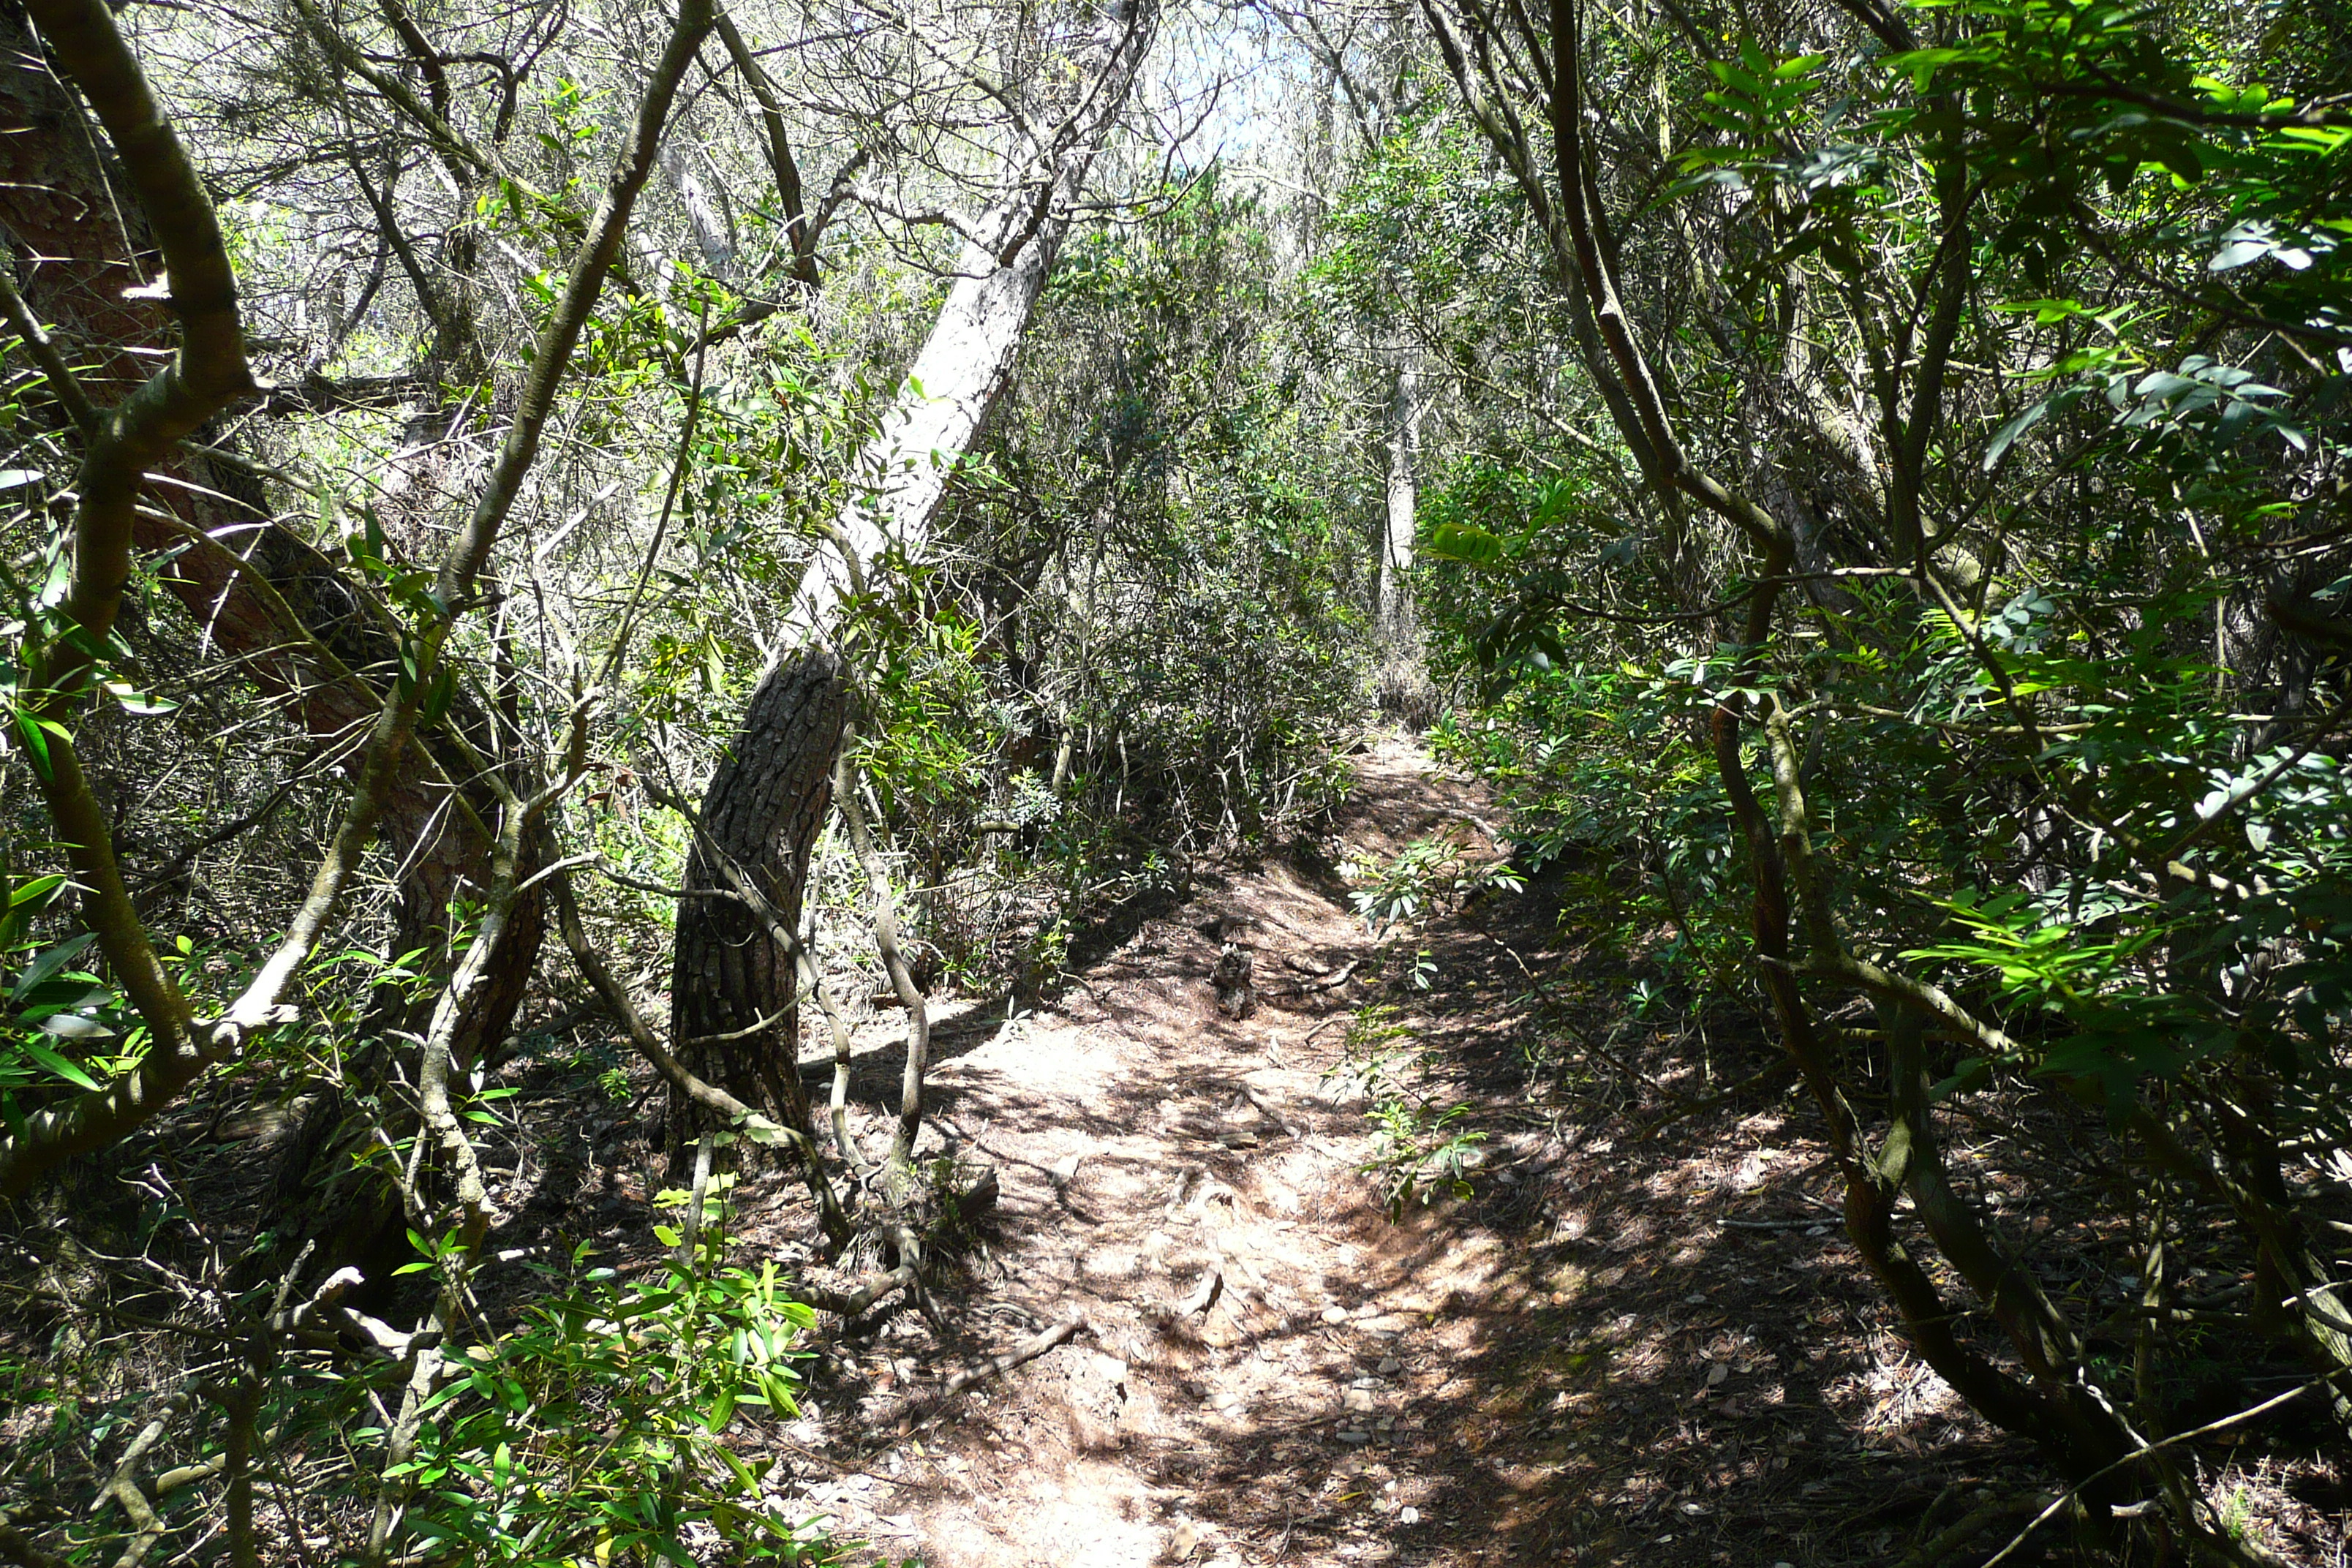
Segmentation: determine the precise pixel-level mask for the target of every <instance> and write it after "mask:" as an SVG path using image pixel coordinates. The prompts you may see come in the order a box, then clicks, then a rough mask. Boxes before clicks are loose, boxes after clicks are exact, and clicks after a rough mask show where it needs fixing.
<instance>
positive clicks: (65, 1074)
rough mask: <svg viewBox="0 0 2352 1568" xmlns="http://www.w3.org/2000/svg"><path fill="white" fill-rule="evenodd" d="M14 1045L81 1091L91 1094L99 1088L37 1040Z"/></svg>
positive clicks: (70, 1063)
mask: <svg viewBox="0 0 2352 1568" xmlns="http://www.w3.org/2000/svg"><path fill="white" fill-rule="evenodd" d="M16 1043H17V1044H18V1045H19V1046H21V1047H24V1051H25V1054H26V1056H28V1057H30V1058H33V1059H34V1060H35V1061H37V1062H38V1063H40V1064H41V1065H42V1066H43V1067H45V1068H48V1069H49V1070H50V1071H51V1072H53V1073H55V1074H57V1075H58V1077H59V1078H61V1079H65V1080H66V1081H67V1082H68V1083H71V1084H74V1085H77V1086H78V1087H79V1088H82V1089H89V1090H92V1091H93V1092H95V1091H96V1090H97V1089H99V1088H100V1084H99V1081H98V1080H97V1079H94V1078H92V1077H90V1076H89V1074H88V1073H86V1072H84V1071H82V1070H81V1068H79V1067H77V1066H75V1065H74V1064H73V1063H72V1062H71V1061H69V1060H68V1059H67V1058H64V1057H61V1056H59V1055H58V1053H57V1052H55V1051H53V1050H51V1049H49V1047H47V1046H45V1045H43V1044H41V1043H40V1042H39V1041H38V1040H30V1039H20V1040H18V1041H17V1042H16Z"/></svg>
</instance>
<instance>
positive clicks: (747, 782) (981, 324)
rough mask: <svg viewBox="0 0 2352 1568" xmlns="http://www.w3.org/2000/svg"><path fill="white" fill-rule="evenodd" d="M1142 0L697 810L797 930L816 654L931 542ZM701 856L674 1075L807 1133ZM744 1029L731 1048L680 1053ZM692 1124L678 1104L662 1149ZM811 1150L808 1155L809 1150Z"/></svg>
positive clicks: (1014, 343)
mask: <svg viewBox="0 0 2352 1568" xmlns="http://www.w3.org/2000/svg"><path fill="white" fill-rule="evenodd" d="M1157 16H1158V8H1157V4H1156V0H1119V3H1118V4H1115V5H1111V6H1109V7H1108V10H1107V13H1106V16H1105V18H1104V20H1103V22H1102V24H1101V26H1100V28H1099V29H1098V30H1097V33H1096V34H1095V35H1094V37H1093V38H1092V40H1091V43H1090V46H1089V49H1088V58H1087V65H1086V68H1085V69H1084V70H1082V71H1081V72H1079V73H1077V74H1076V77H1075V78H1074V79H1073V84H1072V86H1071V87H1070V89H1069V90H1071V91H1072V92H1073V93H1074V94H1075V97H1074V99H1073V100H1072V102H1071V103H1070V104H1069V105H1067V106H1066V108H1068V109H1069V110H1074V111H1075V112H1071V113H1070V114H1069V115H1068V117H1067V118H1066V120H1064V121H1062V122H1061V123H1060V124H1059V125H1058V126H1057V128H1056V130H1055V135H1054V136H1053V137H1052V138H1051V139H1050V140H1047V141H1045V142H1030V141H1028V140H1027V139H1026V138H1025V137H1024V142H1023V143H1022V144H1021V145H1019V146H1017V147H1016V148H1014V149H1013V152H1012V153H1009V154H1008V156H1007V163H1009V164H1010V165H1011V168H1012V172H1013V175H1014V178H1013V180H1011V181H1009V182H1008V183H1009V184H1013V185H1014V187H1015V190H1014V194H1013V196H1012V197H1010V198H1009V199H1007V200H1006V201H1004V202H1003V203H1002V204H1001V205H999V206H998V207H997V208H996V210H995V211H993V212H992V213H991V214H990V215H989V216H987V217H986V218H985V219H983V220H982V224H981V226H980V232H982V234H984V235H985V236H986V237H988V238H989V239H990V241H991V243H990V244H989V245H986V246H981V245H967V246H966V247H965V249H964V254H963V259H962V261H961V264H960V266H959V268H958V272H957V279H956V281H955V284H954V285H953V287H951V288H950V289H949V290H948V297H947V300H946V301H945V303H943V304H942V305H941V306H940V315H939V320H938V321H937V322H936V323H935V324H934V325H933V327H932V329H931V334H930V336H929V339H928V340H926V342H924V345H923V350H922V353H919V355H917V356H916V360H915V363H914V365H913V366H912V367H911V368H910V370H909V371H908V376H907V380H906V382H905V383H904V384H902V385H901V387H900V389H899V392H898V398H897V400H896V401H895V402H894V403H893V404H892V405H891V407H890V410H889V411H888V413H887V414H886V415H885V416H883V419H882V422H881V425H880V426H879V428H878V429H877V432H876V434H875V436H874V438H873V439H872V440H871V441H869V442H868V443H867V444H866V449H865V451H864V452H863V453H862V454H860V457H859V463H858V476H857V477H858V479H859V480H860V481H861V482H860V485H859V487H858V489H857V491H856V494H855V496H854V498H853V499H852V500H850V502H849V503H848V504H847V505H846V506H845V507H844V508H843V510H842V513H841V516H840V518H839V520H838V522H837V525H836V528H835V536H836V542H837V544H838V550H837V552H825V553H824V554H823V555H821V556H820V558H819V560H818V562H817V563H814V565H813V566H812V568H811V569H810V570H809V572H808V573H807V574H806V575H805V577H804V578H803V582H802V584H800V589H799V592H798V594H797V595H796V596H795V600H794V604H793V618H794V620H795V621H796V622H797V623H798V626H799V628H800V630H801V631H802V632H803V634H804V635H805V636H806V637H808V639H809V647H810V649H811V651H808V652H803V653H801V654H798V655H788V656H786V657H784V658H782V659H780V660H779V661H778V662H777V663H775V664H773V665H772V666H771V667H770V668H769V669H768V672H767V673H766V675H764V676H763V677H761V681H760V685H759V687H758V689H756V690H755V691H754V692H753V693H752V695H751V709H750V710H749V712H748V713H747V714H746V715H745V718H744V723H743V729H742V731H740V733H739V734H738V735H737V736H736V738H735V743H734V745H733V746H732V748H730V752H729V753H728V755H727V758H726V760H725V761H724V762H723V763H720V765H719V771H718V772H717V773H715V774H713V775H712V777H711V781H710V786H709V791H708V792H707V793H706V794H705V795H704V797H703V805H702V821H703V826H704V832H705V834H706V836H707V837H709V839H710V840H711V841H712V842H713V843H714V844H715V846H716V847H719V848H720V849H723V850H724V851H726V852H727V853H728V854H730V856H732V857H734V858H736V859H737V860H738V861H739V862H740V863H741V864H742V865H743V866H744V867H745V868H747V869H750V870H751V871H752V872H753V874H754V875H755V876H757V877H758V878H760V879H761V882H762V887H763V890H765V891H766V892H767V893H768V896H769V897H770V898H771V899H772V900H773V902H774V904H775V906H776V908H777V910H779V911H780V912H782V913H783V914H785V915H786V916H787V917H788V918H789V919H790V920H791V921H793V922H794V923H797V921H798V920H799V914H800V902H801V887H802V882H803V879H804V878H805V877H806V875H807V871H808V855H809V847H810V844H811V843H812V842H813V840H814V837H815V834H816V830H817V827H818V825H819V823H820V822H821V821H822V819H823V817H824V809H825V806H826V805H828V804H829V802H830V799H831V790H830V784H831V780H832V777H833V771H834V761H835V752H836V751H837V750H838V749H839V747H840V743H841V731H842V721H843V716H844V711H845V684H844V674H845V672H844V671H843V670H842V669H841V668H840V666H839V665H838V664H836V663H835V661H834V660H833V659H832V658H831V657H830V656H828V655H826V654H824V653H822V652H819V651H815V649H817V648H818V647H819V646H820V642H819V639H821V638H822V637H824V635H825V634H826V633H828V632H829V631H830V630H831V629H832V628H833V626H834V623H835V619H836V617H837V615H838V612H839V610H840V606H841V604H842V602H843V600H844V598H845V597H846V596H847V595H850V594H852V593H854V592H856V588H857V587H858V585H859V583H860V580H861V578H862V575H863V568H864V567H865V566H866V564H868V563H872V562H873V561H875V560H876V559H877V557H878V556H880V555H882V554H883V553H884V552H887V551H890V550H894V549H895V550H900V551H905V552H910V553H911V552H915V551H917V550H919V549H920V548H921V547H922V546H923V545H924V543H926V542H927V541H928V538H929V531H930V527H931V524H932V522H933V521H934V520H935V519H936V518H937V517H938V516H939V514H940V510H941V509H942V508H943V507H944V506H945V504H946V501H947V497H948V492H949V485H950V480H951V479H952V475H953V468H954V466H955V464H956V463H957V462H958V461H959V460H960V459H961V458H962V457H963V456H964V454H965V453H967V452H968V451H970V450H971V446H972V443H973V442H974V441H975V440H976V439H977V438H978V436H979V434H980V432H981V430H982V427H983V426H985V425H986V423H987V421H988V416H989V414H990V412H991V411H992V409H993V408H994V407H995V405H996V403H997V400H998V399H999V398H1000V397H1001V396H1002V395H1003V391H1004V387H1005V384H1006V383H1007V382H1008V381H1009V380H1010V379H1011V376H1012V374H1013V361H1014V358H1015V356H1016V355H1017V353H1018V352H1019V350H1020V347H1021V335H1022V333H1023V332H1024V331H1025V330H1026V329H1027V327H1028V325H1029V319H1030V317H1031V315H1032V314H1034V311H1035V310H1036V305H1037V300H1038V297H1039V295H1041V294H1042V293H1044V292H1045V281H1046V279H1047V278H1048V277H1049V276H1051V274H1052V272H1053V268H1054V261H1055V257H1056V255H1057V254H1058V253H1059V251H1060V249H1061V246H1062V241H1063V239H1064V238H1065V237H1066V236H1067V235H1068V233H1069V229H1070V220H1071V216H1072V213H1073V210H1074V209H1075V207H1076V202H1077V198H1078V195H1079V192H1080V191H1081V190H1082V189H1083V188H1084V186H1085V184H1086V179H1087V171H1088V170H1089V169H1090V168H1091V167H1092V165H1093V162H1094V157H1095V153H1096V152H1097V150H1098V149H1099V148H1100V146H1101V145H1102V142H1103V139H1104V136H1105V134H1106V133H1107V132H1108V130H1109V128H1110V126H1111V125H1112V124H1113V123H1114V122H1115V121H1117V119H1118V116H1119V114H1120V113H1121V112H1122V111H1123V110H1124V107H1125V104H1126V101H1127V95H1128V91H1129V89H1130V88H1131V87H1132V85H1133V83H1134V80H1135V75H1136V71H1137V69H1138V68H1139V66H1140V65H1141V63H1142V58H1143V54H1144V50H1145V47H1146V46H1147V45H1148V43H1149V42H1150V34H1151V29H1152V26H1153V24H1154V23H1155V21H1156V20H1157ZM718 870H719V868H716V867H712V866H709V865H706V864H705V863H704V860H703V857H702V855H701V852H700V851H699V849H698V851H697V854H696V858H695V860H694V862H693V863H692V864H691V865H690V866H689V867H688V879H687V884H686V885H687V888H688V895H689V896H688V897H687V898H686V899H685V900H682V901H681V903H680V906H679V910H678V920H677V961H676V965H675V968H674V969H673V971H672V977H671V987H670V1016H671V1026H672V1029H673V1031H674V1034H673V1037H674V1038H675V1039H676V1040H677V1042H678V1044H679V1047H680V1049H681V1054H682V1055H683V1056H685V1057H686V1058H687V1061H688V1065H689V1066H693V1067H695V1068H696V1070H697V1071H698V1072H699V1073H700V1074H701V1075H702V1076H703V1077H704V1078H706V1079H712V1080H715V1081H717V1082H719V1084H721V1085H723V1086H724V1087H725V1088H727V1089H729V1090H730V1091H731V1092H733V1093H734V1094H735V1095H736V1096H737V1098H739V1099H740V1100H744V1101H745V1102H747V1103H749V1104H751V1105H756V1106H759V1107H761V1109H763V1110H767V1111H768V1112H769V1113H770V1114H772V1115H773V1116H775V1117H776V1119H777V1120H778V1121H782V1122H783V1123H784V1124H785V1125H787V1126H789V1127H792V1128H793V1129H794V1130H796V1131H800V1132H801V1133H803V1135H805V1134H807V1133H808V1132H809V1131H810V1125H811V1122H810V1116H809V1110H808V1099H807V1094H806V1091H805V1090H804V1089H803V1088H802V1086H801V1081H800V1074H799V1071H798V1069H797V1068H796V1067H795V1065H794V1062H793V1057H794V1055H795V1053H796V1051H797V1049H798V1043H799V1037H798V1030H797V1008H796V1006H795V995H794V984H793V967H792V964H791V963H790V960H789V955H787V954H786V953H784V952H782V949H781V947H780V946H779V945H778V944H777V943H775V942H772V940H771V939H769V938H768V937H767V936H765V935H764V934H762V933H761V931H758V930H757V929H756V928H755V926H754V925H753V922H752V917H751V914H750V913H749V911H747V910H744V909H743V908H742V907H741V906H740V904H737V903H735V902H733V901H732V900H720V899H712V898H707V897H696V896H693V895H694V894H696V893H699V892H703V891H706V890H708V889H711V888H713V887H715V886H718V885H719V878H718V876H717V873H718ZM742 1030H752V1031H753V1032H752V1033H751V1034H750V1035H748V1036H746V1037H742V1038H740V1039H732V1040H727V1041H723V1042H715V1043H713V1044H711V1045H709V1046H703V1047H694V1046H692V1045H690V1044H689V1042H692V1041H694V1040H696V1039H705V1040H708V1039H710V1037H714V1036H719V1035H732V1034H735V1033H737V1032H738V1031H742ZM696 1114H697V1113H696V1112H695V1111H694V1110H692V1109H691V1108H690V1107H688V1106H686V1105H684V1104H682V1103H681V1102H679V1101H678V1100H676V1099H674V1100H673V1101H672V1104H671V1111H670V1117H669V1142H670V1145H671V1147H672V1149H673V1150H676V1149H677V1148H678V1147H679V1146H680V1144H681V1142H682V1133H683V1132H684V1131H688V1130H691V1129H693V1128H694V1127H695V1125H696V1122H695V1116H696ZM811 1147H812V1148H813V1147H814V1145H813V1144H812V1145H811Z"/></svg>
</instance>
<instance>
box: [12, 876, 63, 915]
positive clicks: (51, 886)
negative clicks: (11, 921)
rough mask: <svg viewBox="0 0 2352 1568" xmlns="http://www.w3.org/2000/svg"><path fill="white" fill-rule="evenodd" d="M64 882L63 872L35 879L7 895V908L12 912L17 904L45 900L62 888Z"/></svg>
mask: <svg viewBox="0 0 2352 1568" xmlns="http://www.w3.org/2000/svg"><path fill="white" fill-rule="evenodd" d="M65 882H66V879H65V874H64V873H63V872H56V873H52V874H51V875H49V876H47V877H36V878H34V879H32V880H31V881H29V882H27V883H26V884H25V885H24V886H23V887H21V888H18V889H16V891H14V892H12V893H10V894H9V895H8V907H9V908H10V909H12V910H13V909H15V908H16V907H17V906H18V905H19V904H29V903H31V902H32V901H33V900H36V899H39V898H46V897H47V896H48V894H49V893H51V892H52V891H54V890H55V889H58V888H62V887H64V886H65Z"/></svg>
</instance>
